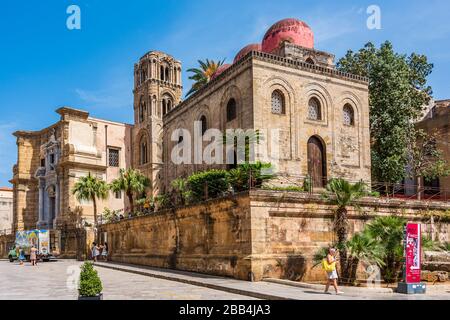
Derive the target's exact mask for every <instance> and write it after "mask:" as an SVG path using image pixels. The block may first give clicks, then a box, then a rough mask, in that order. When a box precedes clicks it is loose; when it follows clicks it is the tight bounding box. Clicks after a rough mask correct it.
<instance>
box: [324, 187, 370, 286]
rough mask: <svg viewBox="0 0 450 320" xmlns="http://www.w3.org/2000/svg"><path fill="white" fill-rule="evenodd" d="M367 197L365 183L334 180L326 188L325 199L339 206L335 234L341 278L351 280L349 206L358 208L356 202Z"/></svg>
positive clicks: (336, 214) (336, 213)
mask: <svg viewBox="0 0 450 320" xmlns="http://www.w3.org/2000/svg"><path fill="white" fill-rule="evenodd" d="M365 195H366V185H365V184H364V183H363V182H358V183H355V184H351V183H349V182H348V181H345V180H344V179H332V180H330V182H329V183H328V185H327V187H326V192H325V193H324V194H323V197H324V198H325V199H327V200H329V201H330V202H331V203H333V204H334V205H336V206H337V209H336V211H335V217H334V232H335V233H336V236H337V247H338V248H339V250H340V252H339V257H340V263H341V278H342V279H343V280H344V281H346V280H347V281H348V280H349V268H348V261H347V249H346V247H345V244H346V242H347V237H348V210H347V207H348V206H354V207H358V205H357V203H356V200H358V199H359V198H361V197H363V196H365Z"/></svg>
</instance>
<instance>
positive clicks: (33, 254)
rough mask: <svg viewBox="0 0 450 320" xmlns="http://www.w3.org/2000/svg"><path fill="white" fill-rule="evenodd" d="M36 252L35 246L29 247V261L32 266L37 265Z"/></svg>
mask: <svg viewBox="0 0 450 320" xmlns="http://www.w3.org/2000/svg"><path fill="white" fill-rule="evenodd" d="M37 252H38V249H36V246H34V245H33V246H32V247H31V249H30V261H31V265H32V266H36V265H37V263H36V260H37Z"/></svg>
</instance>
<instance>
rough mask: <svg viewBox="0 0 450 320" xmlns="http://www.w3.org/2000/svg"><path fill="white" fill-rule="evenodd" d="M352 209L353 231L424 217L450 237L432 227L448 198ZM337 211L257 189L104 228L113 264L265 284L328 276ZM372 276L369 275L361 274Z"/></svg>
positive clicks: (442, 225) (446, 228)
mask: <svg viewBox="0 0 450 320" xmlns="http://www.w3.org/2000/svg"><path fill="white" fill-rule="evenodd" d="M359 205H360V206H361V208H360V210H356V209H351V208H350V210H349V233H350V234H354V233H355V232H359V231H361V230H362V229H363V228H364V225H365V224H366V223H367V222H369V221H370V220H371V219H373V218H375V217H377V216H388V215H398V216H402V217H404V218H405V219H408V220H409V221H417V222H422V223H423V226H424V232H425V233H426V234H428V235H429V234H430V232H434V233H435V237H436V239H437V240H439V241H442V242H444V241H449V240H450V234H449V233H450V223H449V221H447V220H445V219H442V220H441V221H439V222H436V223H434V225H431V223H430V221H429V218H426V216H427V214H426V213H430V212H434V213H435V214H437V213H444V212H448V210H450V205H449V204H448V203H442V202H427V203H425V202H423V201H406V200H386V199H377V198H364V199H362V200H360V201H359ZM335 209H336V208H335V207H334V206H332V205H330V204H328V203H326V202H325V201H324V200H322V199H321V198H320V196H319V195H316V196H314V195H313V196H312V195H310V194H307V193H296V192H277V191H263V190H260V191H251V192H250V193H249V194H243V195H240V196H236V197H230V198H224V199H216V200H212V201H209V202H206V203H203V204H200V205H194V206H190V207H186V208H180V209H176V210H170V211H164V212H160V213H158V214H155V215H150V216H145V217H139V218H134V219H130V220H124V221H121V222H117V223H112V224H107V225H103V226H100V234H101V238H102V240H104V241H108V244H109V247H110V258H111V259H112V260H113V261H117V262H125V263H134V264H140V265H148V266H155V267H164V268H173V269H179V270H188V271H195V272H200V273H207V274H214V275H221V276H229V277H233V278H237V279H242V280H255V281H259V280H261V279H263V278H265V277H272V278H285V279H295V280H302V281H323V277H324V274H323V270H322V269H321V268H320V267H317V268H313V263H312V257H313V255H314V253H316V252H317V250H318V249H319V248H320V247H327V246H329V245H330V244H331V243H332V242H333V241H334V240H335V239H334V232H333V219H334V210H335ZM360 277H364V274H362V273H361V274H360Z"/></svg>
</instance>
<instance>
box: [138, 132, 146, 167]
mask: <svg viewBox="0 0 450 320" xmlns="http://www.w3.org/2000/svg"><path fill="white" fill-rule="evenodd" d="M139 146H140V148H139V149H140V162H141V165H144V164H147V163H148V145H147V137H146V136H145V135H143V136H142V138H141V141H140V144H139Z"/></svg>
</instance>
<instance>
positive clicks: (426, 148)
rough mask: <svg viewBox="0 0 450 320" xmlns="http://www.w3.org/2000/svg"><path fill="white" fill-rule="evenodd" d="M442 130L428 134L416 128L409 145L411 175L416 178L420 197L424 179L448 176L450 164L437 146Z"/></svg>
mask: <svg viewBox="0 0 450 320" xmlns="http://www.w3.org/2000/svg"><path fill="white" fill-rule="evenodd" d="M439 138H440V132H439V131H434V132H432V133H430V134H427V133H426V132H425V131H424V130H422V129H418V130H414V132H413V133H412V138H411V140H410V145H409V169H410V172H409V177H410V178H415V179H416V183H417V194H418V198H419V199H420V198H421V194H422V191H421V189H422V180H423V179H425V180H432V179H435V178H438V177H444V176H448V175H449V174H450V166H449V164H448V163H447V161H446V160H445V157H444V155H443V153H442V151H441V150H439V149H438V148H437V144H436V143H437V141H438V140H439Z"/></svg>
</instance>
